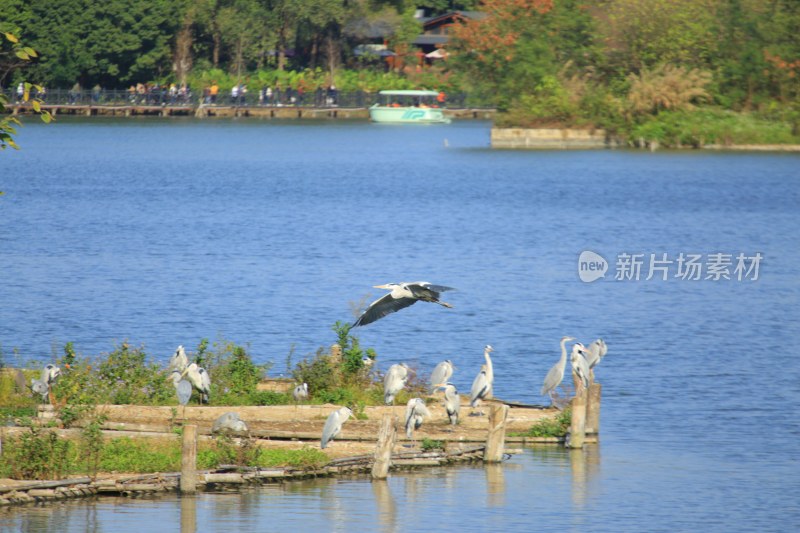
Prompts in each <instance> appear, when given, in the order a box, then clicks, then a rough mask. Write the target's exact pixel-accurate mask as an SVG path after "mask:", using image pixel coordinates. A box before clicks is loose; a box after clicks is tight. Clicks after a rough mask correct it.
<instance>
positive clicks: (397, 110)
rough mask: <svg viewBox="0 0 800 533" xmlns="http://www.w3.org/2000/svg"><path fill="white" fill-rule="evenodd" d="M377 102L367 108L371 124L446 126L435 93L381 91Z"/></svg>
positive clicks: (446, 121) (446, 119) (445, 120)
mask: <svg viewBox="0 0 800 533" xmlns="http://www.w3.org/2000/svg"><path fill="white" fill-rule="evenodd" d="M378 95H379V102H378V103H377V104H375V105H373V106H372V107H370V108H369V118H370V119H372V121H373V122H386V123H395V124H407V123H410V124H448V123H449V122H450V119H449V118H448V117H446V116H444V112H443V111H442V108H441V107H439V102H438V101H437V97H438V96H439V93H437V92H436V91H381V92H379V93H378Z"/></svg>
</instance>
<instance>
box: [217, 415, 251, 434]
mask: <svg viewBox="0 0 800 533" xmlns="http://www.w3.org/2000/svg"><path fill="white" fill-rule="evenodd" d="M211 433H247V424H245V423H244V420H242V419H241V418H240V417H239V413H234V412H233V411H231V412H228V413H225V414H223V415H221V416H220V417H219V418H217V419H216V420H214V425H212V426H211Z"/></svg>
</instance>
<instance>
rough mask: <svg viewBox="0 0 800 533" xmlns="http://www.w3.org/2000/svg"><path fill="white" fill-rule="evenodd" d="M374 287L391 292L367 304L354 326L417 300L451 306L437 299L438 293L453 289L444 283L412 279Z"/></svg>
mask: <svg viewBox="0 0 800 533" xmlns="http://www.w3.org/2000/svg"><path fill="white" fill-rule="evenodd" d="M375 288H376V289H386V290H389V291H391V292H390V293H389V294H385V295H383V296H381V297H380V298H378V299H377V300H375V301H374V302H372V303H371V304H369V307H367V309H366V311H364V312H363V313H362V314H361V316H360V317H358V320H356V322H355V324H353V327H354V328H355V327H358V326H366V325H367V324H371V323H372V322H375V321H376V320H378V319H379V318H383V317H385V316H386V315H388V314H391V313H394V312H395V311H399V310H400V309H404V308H406V307H408V306H409V305H413V304H415V303H417V302H418V301H423V302H431V303H435V304H439V305H441V306H443V307H453V306H452V305H450V304H449V303H447V302H441V301H439V293H441V292H444V291H451V290H453V288H452V287H445V286H444V285H433V284H431V283H429V282H427V281H414V282H403V283H387V284H385V285H375Z"/></svg>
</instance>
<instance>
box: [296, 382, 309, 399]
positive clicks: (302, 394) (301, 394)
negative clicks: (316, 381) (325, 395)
mask: <svg viewBox="0 0 800 533" xmlns="http://www.w3.org/2000/svg"><path fill="white" fill-rule="evenodd" d="M292 398H294V401H296V402H302V401H303V400H307V399H308V383H303V384H302V385H298V386H297V387H295V388H294V390H293V391H292Z"/></svg>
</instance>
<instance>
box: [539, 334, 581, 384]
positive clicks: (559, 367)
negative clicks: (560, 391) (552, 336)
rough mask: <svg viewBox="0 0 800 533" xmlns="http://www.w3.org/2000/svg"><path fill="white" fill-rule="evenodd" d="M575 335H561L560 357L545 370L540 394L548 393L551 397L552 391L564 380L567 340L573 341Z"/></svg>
mask: <svg viewBox="0 0 800 533" xmlns="http://www.w3.org/2000/svg"><path fill="white" fill-rule="evenodd" d="M574 340H575V337H561V358H560V359H559V360H558V362H557V363H556V364H554V365H553V367H552V368H551V369H550V371H549V372H547V376H545V378H544V383H543V384H542V390H541V391H540V394H541V395H542V396H544V395H545V394H547V395H549V396H550V397H551V399H552V396H553V393H554V392H555V390H556V387H558V386H559V385H560V384H561V382H562V381H563V380H564V369H565V368H566V367H567V346H566V344H567V342H569V341H574Z"/></svg>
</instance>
